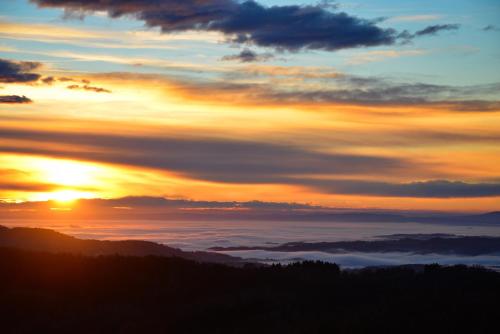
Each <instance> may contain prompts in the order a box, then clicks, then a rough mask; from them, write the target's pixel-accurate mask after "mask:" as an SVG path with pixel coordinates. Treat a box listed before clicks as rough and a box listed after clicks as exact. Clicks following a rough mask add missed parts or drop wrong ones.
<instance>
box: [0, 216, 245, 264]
mask: <svg viewBox="0 0 500 334" xmlns="http://www.w3.org/2000/svg"><path fill="white" fill-rule="evenodd" d="M0 247H14V248H19V249H24V250H33V251H43V252H53V253H71V254H81V255H92V256H95V255H113V254H118V255H131V256H145V255H157V256H167V257H171V256H176V257H181V258H185V259H190V260H196V261H201V262H217V263H233V264H236V263H240V262H243V261H242V260H241V259H240V258H237V257H233V256H229V255H224V254H218V253H214V252H185V251H182V250H180V249H177V248H172V247H169V246H165V245H161V244H157V243H154V242H149V241H140V240H124V241H100V240H85V239H77V238H74V237H71V236H68V235H65V234H62V233H58V232H56V231H53V230H49V229H41V228H25V227H16V228H7V227H4V226H1V225H0Z"/></svg>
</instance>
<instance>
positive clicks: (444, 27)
mask: <svg viewBox="0 0 500 334" xmlns="http://www.w3.org/2000/svg"><path fill="white" fill-rule="evenodd" d="M458 29H460V24H436V25H432V26H428V27H425V28H424V29H422V30H419V31H417V32H415V33H413V34H412V33H410V32H409V31H408V30H404V31H403V32H401V33H399V34H398V39H399V40H400V41H401V42H402V43H403V44H406V43H411V41H412V40H413V39H415V38H417V37H422V36H433V35H437V34H438V33H439V32H441V31H450V30H458Z"/></svg>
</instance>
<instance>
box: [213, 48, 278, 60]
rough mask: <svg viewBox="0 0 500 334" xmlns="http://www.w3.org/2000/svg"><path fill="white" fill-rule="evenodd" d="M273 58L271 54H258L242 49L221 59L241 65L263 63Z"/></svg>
mask: <svg viewBox="0 0 500 334" xmlns="http://www.w3.org/2000/svg"><path fill="white" fill-rule="evenodd" d="M272 58H274V55H273V54H272V53H263V54H258V53H256V52H254V51H252V50H250V49H244V50H242V51H241V52H240V53H238V54H235V55H229V56H224V57H222V59H221V60H223V61H239V62H241V63H252V62H263V61H268V60H270V59H272Z"/></svg>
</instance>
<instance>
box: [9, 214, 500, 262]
mask: <svg viewBox="0 0 500 334" xmlns="http://www.w3.org/2000/svg"><path fill="white" fill-rule="evenodd" d="M0 224H1V225H4V226H9V227H14V226H23V227H41V228H49V229H54V230H57V231H59V232H61V233H65V234H69V235H72V236H75V237H78V238H85V239H100V240H123V239H135V240H149V241H154V242H158V243H162V244H166V245H168V246H171V247H177V248H181V249H182V250H187V251H189V250H207V249H208V248H210V247H214V246H222V247H229V246H271V245H278V244H283V243H286V242H298V241H301V242H319V241H346V240H369V239H374V238H377V237H380V236H384V235H391V234H421V233H425V234H431V233H445V234H455V235H466V236H500V226H492V225H474V226H471V225H456V224H423V223H374V222H370V223H353V222H295V221H294V222H286V221H205V222H203V221H159V220H125V221H124V220H121V221H113V220H94V221H88V220H86V221H77V220H71V221H43V220H36V221H35V220H0ZM224 253H226V254H230V255H234V256H239V257H243V258H246V259H253V260H260V261H263V262H290V261H297V260H323V261H329V262H335V263H338V264H339V265H341V266H344V267H351V268H358V267H365V266H372V265H377V266H378V265H398V264H408V263H412V264H425V263H441V264H455V263H463V264H480V265H486V266H491V267H497V266H498V267H500V254H496V255H487V256H456V255H436V254H430V255H419V254H407V253H344V254H329V253H324V252H270V251H263V250H253V251H229V252H224Z"/></svg>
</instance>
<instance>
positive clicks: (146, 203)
mask: <svg viewBox="0 0 500 334" xmlns="http://www.w3.org/2000/svg"><path fill="white" fill-rule="evenodd" d="M81 202H87V203H91V204H94V205H98V206H105V207H166V208H177V209H230V208H246V209H261V210H303V209H323V207H320V206H313V205H309V204H301V203H285V202H262V201H250V202H234V201H233V202H219V201H194V200H188V199H174V198H162V197H150V196H129V197H123V198H117V199H89V200H81Z"/></svg>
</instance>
